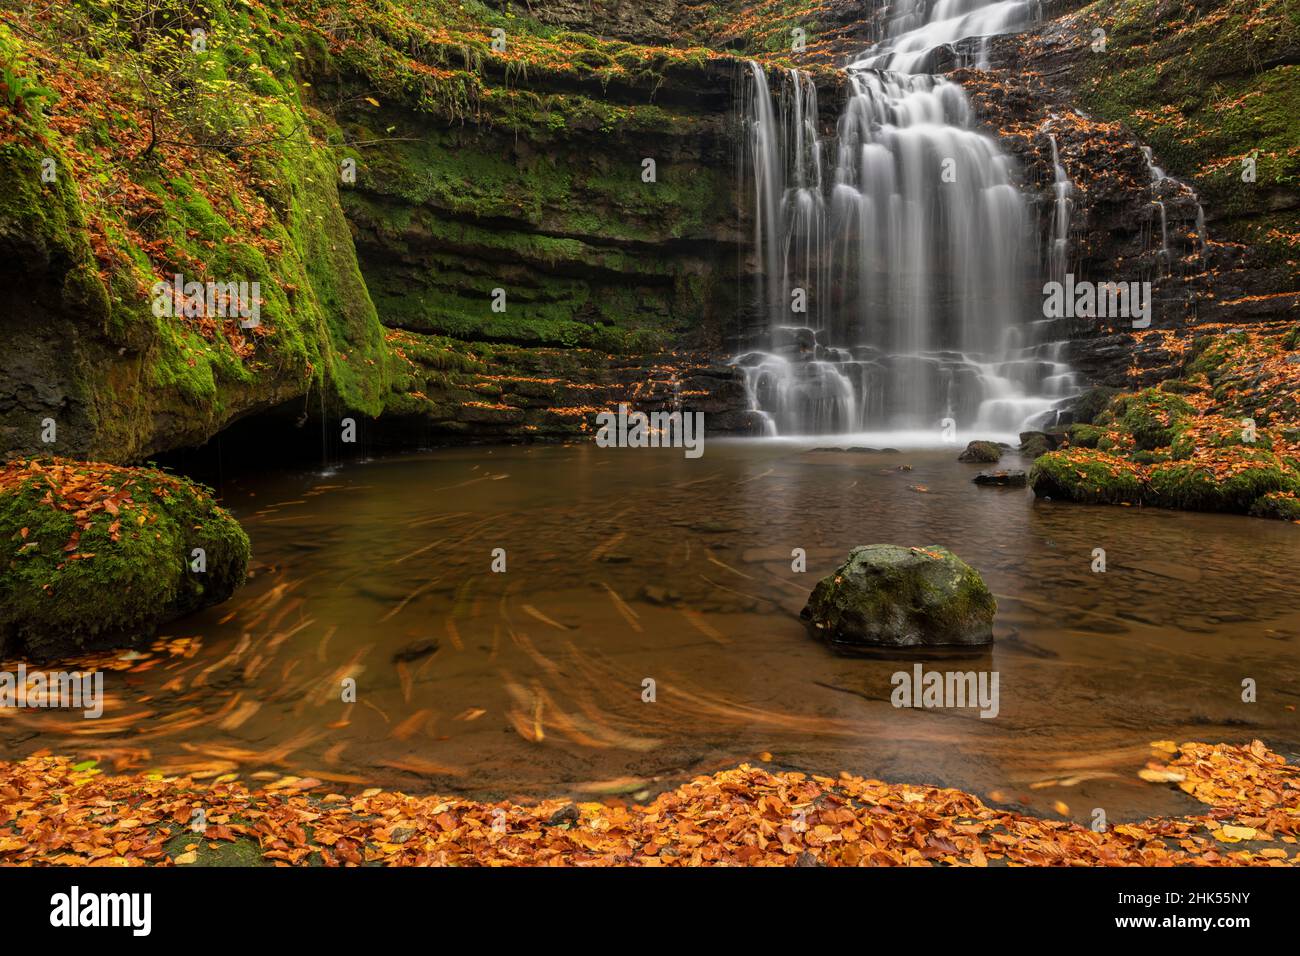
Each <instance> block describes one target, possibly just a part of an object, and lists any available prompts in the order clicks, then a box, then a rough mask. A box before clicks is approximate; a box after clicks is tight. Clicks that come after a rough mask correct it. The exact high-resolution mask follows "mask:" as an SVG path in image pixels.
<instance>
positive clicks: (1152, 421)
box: [1110, 388, 1196, 451]
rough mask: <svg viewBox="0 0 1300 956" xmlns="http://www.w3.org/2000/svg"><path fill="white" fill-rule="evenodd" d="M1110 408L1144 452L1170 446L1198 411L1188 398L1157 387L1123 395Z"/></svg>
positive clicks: (1118, 421)
mask: <svg viewBox="0 0 1300 956" xmlns="http://www.w3.org/2000/svg"><path fill="white" fill-rule="evenodd" d="M1110 410H1111V412H1112V414H1113V415H1114V417H1115V421H1116V422H1117V423H1118V424H1119V425H1120V427H1121V428H1123V430H1124V431H1126V432H1127V433H1128V434H1130V435H1132V436H1133V441H1134V442H1135V444H1136V445H1137V447H1138V448H1139V449H1142V450H1144V451H1152V450H1154V449H1156V448H1165V447H1167V446H1168V445H1169V444H1171V443H1172V442H1173V440H1174V436H1175V434H1176V432H1177V428H1178V426H1179V424H1180V423H1182V422H1183V421H1185V420H1186V419H1188V418H1190V417H1191V416H1192V415H1195V414H1196V409H1195V408H1194V407H1193V406H1192V404H1191V403H1190V402H1188V401H1187V399H1185V398H1182V397H1180V396H1178V395H1170V394H1169V393H1167V392H1163V391H1161V390H1160V389H1157V388H1148V389H1145V390H1144V391H1141V392H1135V393H1134V394H1132V395H1120V396H1119V397H1117V398H1116V399H1115V400H1114V401H1113V402H1112V404H1111V408H1110Z"/></svg>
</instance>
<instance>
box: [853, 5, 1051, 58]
mask: <svg viewBox="0 0 1300 956" xmlns="http://www.w3.org/2000/svg"><path fill="white" fill-rule="evenodd" d="M927 5H928V4H927V0H901V2H900V3H899V4H898V5H897V6H898V9H897V12H896V13H895V14H894V16H893V17H892V18H891V19H890V21H889V24H888V26H887V27H886V29H885V39H884V41H883V42H881V43H879V44H877V45H876V46H874V47H872V48H871V49H870V50H868V51H867V52H866V53H864V54H863V55H862V56H861V57H859V58H858V59H857V60H855V61H854V62H853V63H852V64H850V67H849V68H850V69H876V70H893V71H895V72H898V73H919V72H922V71H925V70H928V69H930V68H932V64H931V63H930V55H931V54H932V53H934V51H935V50H937V49H939V48H940V47H943V46H947V45H949V44H954V43H958V42H960V41H962V40H969V39H973V38H979V39H980V40H981V43H980V48H979V56H978V59H977V63H976V65H977V66H980V67H983V66H986V65H987V57H988V38H989V37H992V36H995V35H997V34H1000V33H1014V32H1015V31H1017V30H1019V29H1021V28H1022V27H1025V26H1027V25H1028V24H1029V23H1031V22H1032V21H1033V20H1034V19H1035V17H1037V15H1038V4H1037V3H1036V2H1026V0H996V2H990V0H937V2H936V3H934V5H933V7H931V8H930V11H929V13H928V15H927V13H926V7H927Z"/></svg>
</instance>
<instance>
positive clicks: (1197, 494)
mask: <svg viewBox="0 0 1300 956" xmlns="http://www.w3.org/2000/svg"><path fill="white" fill-rule="evenodd" d="M1150 482H1151V496H1152V499H1153V501H1154V503H1156V504H1160V505H1162V506H1163V507H1166V508H1190V509H1192V510H1194V511H1231V512H1236V513H1239V514H1240V513H1245V512H1251V513H1255V510H1254V507H1253V506H1254V504H1255V502H1257V501H1258V500H1259V499H1261V498H1263V497H1264V496H1266V495H1269V494H1272V493H1274V492H1288V493H1291V494H1294V493H1296V492H1297V491H1300V476H1298V475H1297V473H1296V471H1295V470H1294V469H1293V468H1291V467H1290V466H1289V465H1288V464H1287V463H1286V462H1285V461H1283V460H1282V459H1280V458H1279V457H1278V456H1277V455H1275V454H1273V453H1272V452H1271V451H1269V450H1268V449H1265V448H1245V447H1241V446H1227V447H1223V448H1204V449H1201V450H1200V451H1198V452H1197V454H1196V456H1195V457H1193V458H1191V459H1189V460H1185V461H1179V460H1175V461H1166V462H1161V463H1159V464H1156V465H1153V466H1152V467H1151V470H1150ZM1261 510H1262V511H1267V510H1268V507H1267V506H1264V507H1263V508H1262V509H1261Z"/></svg>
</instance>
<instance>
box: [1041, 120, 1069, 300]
mask: <svg viewBox="0 0 1300 956" xmlns="http://www.w3.org/2000/svg"><path fill="white" fill-rule="evenodd" d="M1047 138H1048V140H1049V141H1050V142H1051V144H1052V191H1053V192H1054V193H1055V194H1056V202H1055V204H1054V205H1053V207H1052V234H1051V237H1050V238H1049V240H1048V242H1049V243H1050V245H1049V246H1048V249H1047V277H1048V278H1049V279H1051V280H1052V281H1053V282H1064V281H1065V273H1066V272H1067V271H1068V270H1069V264H1070V212H1071V211H1072V209H1073V207H1074V202H1073V200H1072V199H1071V198H1070V197H1071V195H1072V194H1073V192H1074V183H1073V182H1071V181H1070V176H1069V174H1068V173H1066V171H1065V167H1064V166H1063V165H1062V164H1061V154H1060V152H1059V150H1058V149H1057V145H1056V134H1054V133H1049V134H1048V137H1047Z"/></svg>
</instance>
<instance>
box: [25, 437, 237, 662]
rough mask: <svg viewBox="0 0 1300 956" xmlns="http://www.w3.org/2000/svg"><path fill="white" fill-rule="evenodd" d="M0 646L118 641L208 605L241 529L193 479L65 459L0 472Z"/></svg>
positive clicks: (233, 577) (219, 589)
mask: <svg viewBox="0 0 1300 956" xmlns="http://www.w3.org/2000/svg"><path fill="white" fill-rule="evenodd" d="M0 549H2V551H0V648H3V649H4V650H6V651H14V650H24V651H25V652H26V653H27V654H28V655H30V656H32V657H36V658H44V657H54V656H59V655H64V654H68V653H72V652H75V651H77V650H79V649H82V648H86V647H103V646H111V645H117V644H127V643H131V642H132V641H134V640H136V639H138V638H141V637H147V636H150V635H152V633H153V632H154V630H155V629H156V628H157V627H158V625H160V624H162V623H164V622H166V621H168V620H171V619H173V618H176V617H179V616H180V615H183V614H187V613H189V612H191V611H195V610H198V609H199V608H202V607H207V606H208V605H211V604H217V603H219V602H221V601H224V600H225V599H226V598H228V597H230V595H231V594H233V593H234V591H235V589H236V588H238V587H239V586H240V585H241V584H242V583H243V581H244V577H245V572H246V570H247V567H248V555H249V545H248V536H247V535H245V534H244V531H243V529H242V528H241V527H240V526H239V523H238V522H236V521H235V519H234V518H233V517H231V516H230V514H229V513H228V512H227V511H226V510H225V509H223V508H221V507H219V506H218V505H217V504H216V503H215V502H214V501H213V499H212V496H211V492H210V491H209V490H208V489H207V488H204V487H203V486H202V485H198V484H195V483H194V482H191V481H189V480H187V479H185V478H181V477H178V476H175V475H169V474H166V473H165V472H162V471H158V470H156V469H152V468H120V467H116V466H114V465H106V464H99V463H93V462H78V461H70V460H66V459H57V458H56V459H44V460H37V459H33V460H29V461H13V462H10V463H8V464H7V465H5V466H4V467H3V469H0Z"/></svg>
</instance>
